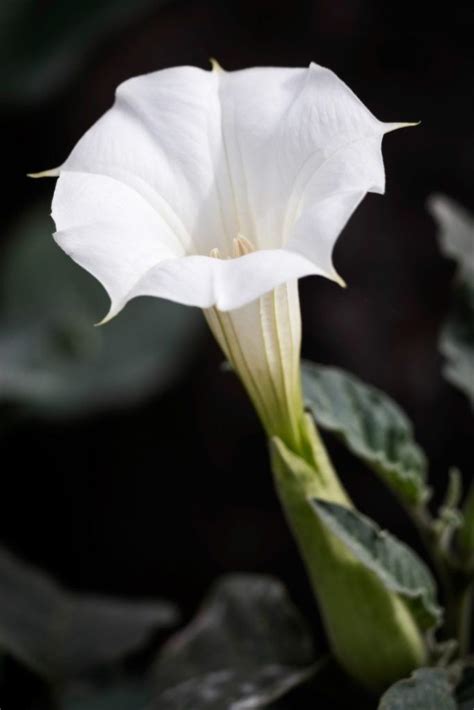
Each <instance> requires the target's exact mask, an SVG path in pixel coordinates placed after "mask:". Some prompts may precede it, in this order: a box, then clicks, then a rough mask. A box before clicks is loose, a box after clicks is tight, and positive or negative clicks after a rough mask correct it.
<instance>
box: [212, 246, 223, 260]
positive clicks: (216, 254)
mask: <svg viewBox="0 0 474 710" xmlns="http://www.w3.org/2000/svg"><path fill="white" fill-rule="evenodd" d="M209 256H212V258H213V259H221V258H222V257H221V253H220V251H219V249H217V247H215V248H214V249H211V251H210V252H209Z"/></svg>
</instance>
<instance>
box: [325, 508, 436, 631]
mask: <svg viewBox="0 0 474 710" xmlns="http://www.w3.org/2000/svg"><path fill="white" fill-rule="evenodd" d="M312 503H313V507H314V511H315V513H316V515H317V516H318V517H319V519H320V520H321V521H322V522H323V524H324V525H326V526H327V528H328V529H329V530H331V532H332V533H333V534H334V535H335V536H336V537H337V538H338V539H339V540H341V542H343V543H344V544H345V545H346V546H347V548H348V549H349V550H350V551H351V552H352V554H353V555H354V556H355V557H356V558H357V559H358V560H359V561H360V562H361V563H362V564H363V565H365V566H366V567H367V568H368V569H370V570H371V571H372V572H373V573H374V574H376V575H377V577H378V578H379V579H380V580H381V581H382V582H383V584H385V586H386V587H387V588H388V589H390V590H392V591H394V592H396V593H397V594H399V595H400V596H401V597H402V598H403V599H404V600H405V602H406V604H407V605H408V606H409V608H410V609H411V611H412V613H413V616H414V617H415V618H416V620H417V622H418V624H419V626H420V627H421V628H422V629H429V628H431V627H433V626H436V625H437V624H439V622H440V620H441V617H442V611H441V609H440V607H439V606H438V604H437V602H436V585H435V581H434V579H433V577H432V575H431V573H430V571H429V569H428V567H427V566H426V565H425V564H424V562H423V561H422V560H421V559H420V558H419V557H418V556H417V555H416V554H415V553H414V552H413V550H411V549H410V548H409V547H408V546H407V545H405V543H403V542H401V541H400V540H398V539H397V538H396V537H394V536H393V535H391V534H390V533H389V532H387V531H386V530H381V529H380V528H379V527H378V525H376V523H374V522H373V521H372V520H370V519H369V518H367V517H366V516H365V515H362V514H361V513H359V512H357V511H355V510H353V509H349V508H346V507H344V506H341V505H338V504H337V503H330V502H328V501H324V500H320V499H315V500H313V501H312Z"/></svg>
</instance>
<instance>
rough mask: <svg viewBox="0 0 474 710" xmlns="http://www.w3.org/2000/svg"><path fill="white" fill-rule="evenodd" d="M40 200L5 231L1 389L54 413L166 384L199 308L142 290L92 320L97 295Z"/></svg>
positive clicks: (120, 400)
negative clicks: (112, 312) (116, 310)
mask: <svg viewBox="0 0 474 710" xmlns="http://www.w3.org/2000/svg"><path fill="white" fill-rule="evenodd" d="M49 209H50V208H49V207H48V205H46V204H43V205H40V206H38V207H37V208H36V209H35V210H32V211H31V212H30V213H29V214H28V215H27V216H26V217H25V219H24V220H23V222H22V223H21V224H20V225H19V226H18V229H17V230H16V231H15V233H14V234H13V235H12V236H11V238H10V251H9V252H8V253H7V255H6V263H5V269H4V274H3V278H2V280H1V284H2V293H1V299H0V303H1V305H2V306H3V308H2V312H1V313H0V393H1V394H0V397H1V399H2V400H3V401H9V402H15V403H20V404H22V405H24V406H27V407H28V408H30V409H33V410H34V411H36V412H38V413H40V414H42V415H47V416H63V415H65V414H66V415H77V414H83V413H87V412H89V411H97V410H103V409H106V408H110V407H114V406H126V405H127V404H133V403H136V402H139V401H140V400H141V399H143V398H145V397H147V396H150V395H151V394H153V393H156V392H159V391H160V390H164V389H166V388H167V387H169V386H170V384H172V382H173V381H174V380H175V379H176V378H177V377H178V376H179V374H180V373H181V372H182V371H183V370H184V368H185V367H187V365H188V363H189V361H190V357H191V355H192V352H193V344H194V343H195V341H196V338H197V337H198V335H199V332H200V326H201V325H202V323H201V317H200V314H199V312H198V311H197V309H192V308H186V307H184V306H179V305H177V304H175V303H171V302H170V301H164V300H161V299H156V298H149V299H148V298H146V299H143V298H142V299H137V300H136V301H133V302H132V303H131V304H129V305H128V306H127V307H126V308H125V310H124V311H123V312H122V313H120V314H119V315H118V316H117V317H116V318H115V319H114V320H113V321H112V322H111V323H108V324H107V325H104V326H101V327H99V328H95V327H94V323H95V322H97V321H98V320H100V319H101V318H102V316H103V315H104V314H105V313H106V311H107V308H108V305H107V297H106V295H105V292H104V291H103V289H102V287H101V286H100V285H99V283H98V282H97V281H96V280H95V279H94V278H93V277H92V276H90V275H89V274H87V273H86V272H85V271H84V270H83V269H81V268H80V267H79V266H77V265H76V264H74V262H73V261H72V260H71V259H70V258H69V257H67V256H66V255H65V254H64V253H63V252H62V251H61V249H59V248H58V247H57V246H56V245H55V243H54V241H53V239H52V237H51V233H52V231H53V224H52V222H51V220H50V219H49V216H48V215H49Z"/></svg>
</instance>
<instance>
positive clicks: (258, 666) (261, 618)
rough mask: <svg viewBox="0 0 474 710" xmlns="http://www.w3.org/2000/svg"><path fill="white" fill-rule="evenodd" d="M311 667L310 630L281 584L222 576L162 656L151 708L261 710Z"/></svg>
mask: <svg viewBox="0 0 474 710" xmlns="http://www.w3.org/2000/svg"><path fill="white" fill-rule="evenodd" d="M313 663H314V652H313V648H312V643H311V638H310V635H309V633H308V630H307V629H306V627H305V625H304V623H303V622H302V620H301V618H300V616H299V614H298V612H297V611H296V609H295V608H294V607H293V605H292V604H291V602H290V600H289V599H288V596H287V594H286V591H285V589H284V588H283V586H282V585H281V584H280V583H279V582H277V581H276V580H274V579H271V578H269V577H259V576H254V575H232V576H229V577H225V578H223V579H222V580H221V581H219V582H218V583H217V584H216V585H215V586H214V588H213V589H212V590H211V592H210V594H209V597H208V598H207V599H206V601H205V602H204V605H203V607H202V608H201V609H200V611H199V612H198V614H197V616H196V618H195V619H194V620H193V621H192V622H191V624H190V625H189V626H188V627H187V628H186V629H184V631H182V632H180V633H178V634H177V635H176V636H174V637H173V638H172V639H171V640H170V641H169V642H168V643H167V644H166V646H165V648H164V649H163V651H162V653H161V655H160V657H159V659H158V662H157V666H156V671H155V689H156V693H155V704H154V705H153V709H154V708H156V710H158V708H159V710H177V709H178V708H180V709H181V708H193V710H221V709H222V708H233V709H234V710H243V709H244V708H257V707H263V706H265V705H267V704H268V703H269V702H272V701H273V700H275V699H276V698H278V697H280V696H281V695H283V693H285V692H287V691H288V690H289V689H290V688H292V687H293V686H294V685H296V684H299V683H302V682H303V681H304V680H306V679H307V678H308V677H309V676H310V675H311V674H312V672H313V670H314V669H313V665H312V664H313Z"/></svg>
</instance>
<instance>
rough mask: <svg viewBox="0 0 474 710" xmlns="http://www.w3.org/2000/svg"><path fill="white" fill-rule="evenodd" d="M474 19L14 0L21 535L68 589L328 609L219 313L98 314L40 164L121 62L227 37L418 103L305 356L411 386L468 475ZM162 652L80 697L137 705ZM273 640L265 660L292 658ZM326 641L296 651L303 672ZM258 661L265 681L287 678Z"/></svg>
mask: <svg viewBox="0 0 474 710" xmlns="http://www.w3.org/2000/svg"><path fill="white" fill-rule="evenodd" d="M473 32H474V10H473V9H472V7H471V6H470V5H468V4H465V3H456V2H454V3H451V4H450V6H449V7H446V6H443V7H441V6H439V7H438V6H435V5H433V4H430V5H429V6H425V5H424V4H423V3H422V4H418V5H414V4H413V3H408V2H405V1H403V0H402V2H397V3H378V2H376V0H348V1H347V2H344V3H332V2H328V1H327V0H319V1H318V0H296V1H295V2H293V3H288V2H283V0H281V1H280V0H272V2H270V0H252V1H251V2H250V0H227V1H225V2H223V1H222V0H168V1H166V0H94V1H92V0H87V2H86V1H84V2H73V0H6V1H5V2H3V3H2V5H1V6H0V131H1V133H0V135H1V136H2V138H1V148H2V161H3V166H2V167H3V186H2V200H1V203H0V224H1V232H0V235H1V236H0V273H1V280H0V455H1V463H2V466H1V468H2V474H3V476H2V496H1V499H0V501H1V502H0V540H1V542H2V543H4V544H5V545H6V546H7V547H8V548H9V549H10V550H13V551H14V552H16V553H17V554H18V555H19V556H20V557H22V558H23V559H25V560H27V561H28V562H30V563H33V564H34V565H35V566H39V567H41V568H42V569H43V570H45V573H47V574H49V575H52V576H53V577H54V578H55V579H56V580H57V581H58V584H60V585H61V587H60V588H61V589H62V588H63V586H64V587H65V588H68V589H74V590H75V592H77V593H79V592H86V591H87V593H88V594H94V595H96V596H97V595H98V596H100V597H103V596H104V595H107V597H108V598H110V597H114V598H115V597H122V598H124V597H127V598H129V599H137V600H138V599H143V598H148V599H157V598H165V599H172V600H173V602H175V603H177V605H178V606H179V608H180V609H181V611H182V613H183V618H184V621H185V622H187V621H189V620H190V618H191V616H192V615H193V614H194V612H195V610H196V608H197V605H198V604H199V602H200V600H201V598H202V597H203V595H204V594H205V592H206V590H207V589H208V588H209V586H210V585H211V583H212V582H213V580H215V579H216V578H217V577H218V576H219V575H220V574H223V573H227V572H231V571H235V570H245V571H248V572H254V573H259V574H272V575H276V576H277V577H279V578H281V579H282V580H283V581H284V583H285V584H286V586H287V587H288V588H289V591H290V594H291V597H292V599H293V600H294V601H296V602H297V605H298V606H299V607H300V608H301V609H302V610H303V611H304V614H305V616H306V618H307V619H308V620H309V623H310V625H311V627H312V628H313V630H314V628H316V629H318V628H319V627H318V620H317V614H316V610H315V608H314V606H313V602H312V598H311V594H310V591H309V589H308V585H307V582H306V579H305V576H304V572H303V570H302V568H301V565H300V562H299V560H298V559H297V557H296V555H295V550H294V547H293V543H292V540H291V538H290V536H289V533H288V531H287V529H286V526H285V523H284V521H283V519H282V516H281V512H280V510H279V506H278V503H277V501H276V498H275V495H274V492H273V490H272V484H271V479H270V475H269V469H268V463H267V452H266V447H265V442H264V439H263V436H262V432H261V430H260V426H259V424H258V421H257V419H256V417H255V415H254V414H253V412H252V410H251V407H250V405H249V403H248V401H247V399H246V397H245V395H244V393H243V391H242V389H241V387H240V386H239V383H238V382H237V381H236V380H235V378H234V377H233V376H232V375H229V374H228V373H224V372H223V371H222V370H221V369H220V368H219V364H220V363H221V361H222V357H221V355H220V354H219V352H218V349H217V347H216V345H215V343H214V342H213V341H212V338H211V336H210V335H209V334H208V333H207V331H206V329H205V328H204V325H203V321H202V317H201V315H200V313H199V312H197V311H194V310H193V309H185V308H181V307H179V306H175V305H173V304H168V303H164V302H161V301H158V300H148V299H141V300H138V301H136V302H134V303H132V304H131V305H129V306H128V307H127V309H126V310H125V311H124V312H123V313H121V314H120V315H119V316H118V317H117V318H116V319H115V321H113V322H112V323H111V324H109V325H106V326H104V327H101V328H94V325H93V324H94V323H95V322H97V321H98V320H100V318H101V317H102V316H103V315H104V313H105V312H106V309H107V299H106V297H105V294H104V293H103V292H102V291H101V288H100V287H99V286H98V285H97V284H96V283H95V281H94V280H93V279H92V278H91V277H89V276H88V275H87V274H85V273H84V272H82V271H81V270H80V269H79V267H75V266H74V265H73V264H72V263H70V262H69V260H68V259H67V257H66V256H65V255H64V254H63V253H62V252H60V251H59V250H58V249H57V248H56V247H55V245H54V243H53V242H52V239H51V236H50V235H51V231H52V223H51V221H50V219H49V212H50V207H49V205H50V198H51V195H52V191H53V188H54V184H53V181H50V180H44V181H31V180H28V179H27V178H26V177H25V175H26V173H27V172H32V171H37V170H41V169H45V168H50V167H53V166H56V165H59V164H60V163H61V162H62V161H63V160H64V158H65V157H66V156H67V154H68V152H69V151H70V150H71V148H72V147H73V145H74V144H75V142H76V141H77V140H78V138H79V137H80V136H81V135H82V133H83V132H84V131H85V130H86V129H87V128H88V126H89V125H91V123H92V122H93V121H94V120H96V119H97V118H98V117H99V115H100V114H101V113H102V112H103V111H104V110H105V109H106V108H107V107H108V106H109V105H110V104H111V102H112V100H113V92H114V89H115V87H116V86H117V84H118V83H120V82H121V81H123V80H124V79H126V78H128V77H130V76H133V75H137V74H140V73H144V72H149V71H154V70H156V69H160V68H163V67H167V66H171V65H175V64H195V65H198V66H201V67H207V66H208V58H209V57H210V56H215V57H217V58H218V60H219V62H220V63H221V64H222V65H223V66H224V67H225V68H227V69H237V68H241V67H245V66H251V65H255V64H274V65H289V66H293V65H294V66H297V65H305V64H308V63H309V62H310V61H312V60H314V61H316V62H318V63H320V64H323V65H327V66H329V67H331V68H332V69H334V70H335V71H336V72H337V73H338V74H339V75H340V76H341V77H342V78H343V79H345V80H346V81H347V83H348V84H349V85H350V86H351V87H352V88H353V89H354V90H355V92H356V93H357V94H358V95H359V96H360V97H361V99H362V100H363V101H364V102H365V103H366V104H367V105H368V106H369V107H370V108H371V109H372V110H373V112H374V113H375V114H376V115H377V116H378V117H379V118H380V119H383V120H418V119H421V121H422V124H421V126H420V127H418V128H416V129H410V130H409V131H404V132H400V133H396V134H393V135H390V136H388V137H387V139H386V141H385V145H384V153H385V160H386V167H387V194H386V196H385V197H383V198H381V197H379V196H374V195H371V196H369V197H368V198H367V199H366V200H365V201H364V203H363V204H362V206H361V207H360V208H359V210H358V211H357V213H356V214H355V215H354V217H353V218H352V220H351V222H350V224H349V225H348V227H347V228H346V230H345V231H344V234H343V236H342V237H341V239H340V241H339V243H338V246H337V248H336V254H335V258H336V262H337V265H338V270H339V271H340V273H342V274H343V275H344V278H345V279H346V281H347V282H348V284H349V288H348V289H347V290H345V291H343V290H340V289H338V288H337V287H335V286H334V285H333V284H330V283H328V282H325V281H324V280H322V279H317V278H311V279H305V280H304V281H303V282H302V283H301V296H302V308H303V318H304V331H305V337H304V355H305V357H307V358H308V359H311V360H316V361H318V362H322V363H327V364H330V365H336V366H339V367H343V368H344V369H346V370H349V371H350V372H352V373H354V374H355V375H357V376H358V377H360V378H361V379H362V380H364V381H365V382H369V383H371V384H373V385H375V386H376V387H378V388H380V389H382V390H384V391H386V392H387V393H388V394H389V395H390V396H391V397H392V398H393V399H395V400H396V401H397V402H399V403H400V405H402V407H403V409H404V410H405V411H406V412H407V414H408V415H409V417H410V419H411V420H412V421H413V422H414V427H415V433H416V440H417V441H418V442H419V443H420V445H421V446H422V448H423V450H424V451H425V452H426V454H427V456H428V458H429V460H430V478H431V483H432V485H434V487H435V488H436V487H437V488H438V491H439V492H440V493H439V496H441V492H442V490H444V488H445V487H446V483H447V476H448V474H447V472H448V469H449V467H450V466H451V465H456V466H457V467H459V468H460V470H461V471H462V472H463V473H464V476H465V477H466V479H467V480H468V481H469V479H470V477H471V476H472V453H471V450H472V449H471V446H472V430H473V429H472V427H473V419H472V410H471V407H470V404H469V397H470V398H471V400H472V396H473V395H472V387H473V366H472V344H473V335H472V333H473V331H472V325H471V326H466V325H465V323H466V322H467V321H466V314H467V317H472V312H473V301H472V281H469V278H468V277H467V276H466V273H463V274H460V271H459V269H457V267H456V264H455V263H454V262H453V261H452V260H450V259H446V258H445V257H444V256H443V255H442V253H441V251H440V248H439V242H438V239H437V231H438V225H437V224H436V223H435V219H436V220H439V222H440V226H441V227H442V228H443V229H444V230H445V232H446V230H449V229H451V232H452V229H453V224H454V225H456V224H457V225H458V227H455V230H456V229H457V231H456V234H458V233H459V230H460V229H461V231H462V230H464V229H467V230H469V229H471V227H472V221H471V222H469V220H472V217H466V216H465V215H464V211H465V210H467V212H468V213H469V212H471V213H472V212H474V187H473V186H474V180H473V172H474V141H473V138H474V130H473V113H472V92H471V84H472V74H473V69H474V54H473V49H472V36H473ZM432 193H441V194H445V195H447V196H449V198H451V200H452V199H454V200H455V203H452V202H451V201H448V203H447V204H448V205H449V206H450V207H449V208H448V210H449V209H451V212H449V213H448V212H447V211H446V210H445V211H444V212H443V215H444V218H445V221H444V222H443V216H442V215H441V214H439V212H437V211H436V209H433V204H434V203H433V202H432V201H430V203H429V204H430V207H429V209H427V198H428V197H429V196H430V195H431V194H432ZM441 199H446V198H441ZM438 204H439V203H438ZM460 205H462V207H460ZM453 214H454V215H455V218H453ZM456 215H457V216H456ZM446 219H447V220H448V221H449V220H450V221H449V224H448V223H447V222H446ZM459 219H461V220H463V225H466V223H467V224H468V225H469V224H470V226H467V227H466V226H463V227H462V228H461V227H459ZM456 220H457V221H456ZM466 220H467V221H466ZM450 225H451V226H450ZM445 232H443V233H445ZM447 255H448V256H449V255H450V256H451V257H452V256H453V253H452V251H451V252H450V251H449V249H448V250H447ZM454 256H455V254H454ZM469 283H470V284H471V285H470V286H469V285H468V284H469ZM453 285H454V288H455V294H456V295H455V299H454V300H453V298H452V293H453V290H452V289H453ZM461 312H462V313H463V314H464V315H463V317H462V325H460V323H461V320H460V316H459V313H461ZM469 314H470V315H469ZM471 324H472V321H471ZM440 338H441V350H442V354H441V353H440V352H439V350H438V341H439V339H440ZM453 363H454V365H453ZM443 368H445V369H446V371H447V372H448V376H450V379H451V382H452V384H454V386H452V385H451V384H449V383H448V382H447V381H446V380H444V379H443V377H442V370H443ZM453 368H454V370H453ZM453 371H455V374H454V376H453ZM449 373H451V374H450V375H449ZM460 373H461V374H460ZM464 393H465V394H467V395H468V397H466V396H465V394H464ZM328 443H329V445H330V448H331V451H332V453H333V455H334V458H335V461H336V464H337V466H338V468H339V470H340V471H341V474H342V477H343V478H344V481H345V483H346V485H347V486H348V488H349V490H350V491H351V492H352V493H353V495H354V498H355V499H356V501H357V502H358V504H359V506H360V508H361V509H362V511H363V512H365V513H367V514H368V515H370V516H372V517H374V518H376V519H378V520H379V521H383V523H384V524H385V525H386V526H387V527H388V528H390V529H391V530H392V531H393V532H394V533H395V534H397V535H398V536H399V537H403V538H404V539H407V540H408V541H409V542H411V543H412V544H413V545H414V546H415V548H416V549H420V548H419V542H418V539H417V537H416V535H415V533H414V531H413V530H412V528H411V527H410V526H409V524H408V522H407V519H406V518H405V517H404V516H403V515H402V514H401V513H400V511H399V509H398V508H397V506H396V505H395V504H394V502H393V500H392V499H391V497H390V496H389V494H388V493H387V492H386V491H385V490H384V489H383V487H382V485H381V484H380V483H378V482H377V480H376V479H375V478H374V477H373V476H370V474H369V473H367V472H366V471H365V470H364V469H363V468H362V466H361V465H360V464H359V463H358V462H356V461H355V460H354V459H353V458H352V457H351V456H350V454H349V453H347V452H346V451H345V450H344V449H343V447H342V446H341V445H340V444H339V443H338V442H337V440H336V439H335V438H334V437H328ZM6 554H8V553H6ZM0 567H1V565H0ZM0 571H1V570H0ZM4 584H6V582H4ZM55 584H56V583H55ZM249 584H250V583H249ZM1 594H2V593H1V592H0V600H1V599H2V596H1ZM68 594H69V593H68ZM3 604H6V601H4V602H3ZM6 608H7V606H5V609H6ZM0 612H1V610H0ZM0 617H1V614H0ZM151 628H153V625H152V627H151ZM168 633H169V631H168ZM0 643H1V644H2V645H5V643H6V642H5V637H4V635H3V632H2V624H1V618H0ZM145 645H146V644H145ZM155 646H156V644H155ZM155 646H154V648H155ZM143 653H144V654H145V656H146V650H145V651H144V652H143ZM151 655H152V656H154V653H152V654H151ZM145 656H144V657H143V658H142V657H141V656H140V654H139V657H138V659H137V658H136V657H135V656H133V658H132V661H126V662H125V663H126V664H127V663H128V664H129V665H126V669H127V671H130V672H131V674H132V680H131V681H129V682H128V681H127V683H126V684H125V686H124V685H123V682H124V681H123V673H121V672H120V671H117V669H115V670H114V671H112V670H111V669H110V668H107V669H105V670H104V668H101V670H100V673H99V678H97V677H96V676H94V680H95V681H97V680H100V682H103V681H104V679H106V680H108V681H113V683H112V685H114V683H116V686H114V687H113V689H112V690H107V689H104V690H103V691H100V690H96V691H95V693H96V700H95V701H94V702H95V703H96V704H95V705H93V704H92V700H90V695H89V690H88V683H89V680H87V682H86V681H84V680H82V681H81V683H82V685H81V686H80V687H79V686H77V684H76V686H75V687H74V688H73V689H70V690H68V691H67V693H66V692H64V693H63V694H62V696H61V698H62V699H61V703H67V705H65V707H67V708H68V710H82V708H83V707H87V708H90V709H91V710H94V708H95V707H97V708H98V709H101V710H102V709H106V708H108V707H110V708H114V710H119V708H120V703H121V702H125V704H124V710H133V709H134V707H135V706H134V705H133V702H135V701H136V703H137V704H136V707H137V709H138V708H139V707H142V705H143V702H144V698H143V693H144V692H145V691H144V689H143V687H142V685H139V686H137V685H136V684H135V683H134V680H133V677H134V676H133V673H134V672H136V670H137V668H141V667H142V666H143V663H144V658H145ZM15 658H16V660H15ZM146 658H148V660H149V657H148V656H146ZM262 658H263V661H262V665H263V667H265V663H266V662H267V661H268V662H271V663H273V662H276V661H275V659H274V658H270V659H268V658H267V657H266V656H264V657H262ZM277 660H278V659H277ZM280 660H281V658H280ZM313 661H314V659H312V658H311V657H310V654H309V655H308V657H307V658H305V659H301V658H300V659H298V660H297V661H295V663H294V665H293V666H292V665H291V663H290V666H291V669H292V670H291V672H297V673H298V672H299V673H301V672H304V670H305V669H306V670H307V666H308V664H310V663H311V662H313ZM295 668H297V670H296V671H295ZM212 670H214V669H212ZM196 672H197V671H196ZM239 672H240V671H239ZM0 675H1V679H2V683H1V689H0V705H1V706H2V707H5V708H7V710H9V709H10V708H12V709H13V710H15V708H22V710H24V708H25V707H30V705H31V707H33V705H32V703H36V706H35V707H37V708H38V709H39V710H40V709H41V708H42V707H48V704H47V703H48V700H44V702H43V704H41V703H42V700H41V697H42V693H43V692H45V691H44V690H43V689H42V688H43V686H42V685H41V683H40V681H39V680H38V679H37V675H35V674H33V673H31V672H29V671H26V670H25V669H24V667H23V665H22V664H21V663H20V662H19V657H18V656H17V655H15V653H13V652H12V651H11V650H10V655H9V658H8V659H7V660H6V661H5V662H4V664H3V666H2V672H1V674H0ZM260 679H261V680H262V679H263V680H264V681H265V683H267V685H266V686H265V688H266V690H265V692H267V691H268V677H267V676H265V674H264V675H263V676H261V678H260ZM211 680H212V678H211ZM214 680H215V679H214ZM254 680H255V678H254ZM270 680H271V679H270ZM173 682H174V681H173ZM99 685H100V683H99ZM107 685H108V683H105V685H104V688H105V686H107ZM165 685H166V684H165ZM237 685H238V683H237ZM163 687H164V686H163ZM212 687H214V686H212ZM234 687H235V686H234ZM162 689H163V688H162ZM163 692H164V691H163ZM180 692H192V689H189V688H188V689H187V690H186V689H185V690H184V691H183V690H181V691H180ZM272 692H273V686H272ZM84 694H85V697H87V704H86V705H85V706H84V701H83V700H82V697H83V695H84ZM45 697H46V696H45ZM124 697H125V701H124ZM181 697H184V696H181ZM188 697H192V696H188ZM354 697H355V696H354ZM127 698H128V699H127ZM130 698H134V699H135V700H133V701H132V700H130ZM81 702H82V705H81ZM162 702H163V701H162ZM169 702H170V705H169V707H170V708H172V707H177V706H176V705H174V706H173V705H172V702H174V700H173V698H171V700H170V701H169ZM193 702H194V701H193ZM331 702H332V703H333V706H334V707H336V706H337V705H336V704H335V703H336V701H335V700H334V699H332V700H331ZM107 703H108V705H107ZM159 707H165V706H164V705H160V706H159Z"/></svg>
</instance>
